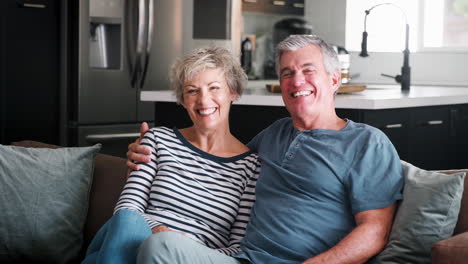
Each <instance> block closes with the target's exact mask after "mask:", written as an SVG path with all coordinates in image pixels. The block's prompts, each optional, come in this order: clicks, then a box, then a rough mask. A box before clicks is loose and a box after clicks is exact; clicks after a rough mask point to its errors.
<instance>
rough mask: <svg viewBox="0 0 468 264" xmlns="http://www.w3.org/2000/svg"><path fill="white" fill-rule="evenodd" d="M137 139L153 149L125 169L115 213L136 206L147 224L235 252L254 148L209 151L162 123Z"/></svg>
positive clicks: (256, 165) (253, 175)
mask: <svg viewBox="0 0 468 264" xmlns="http://www.w3.org/2000/svg"><path fill="white" fill-rule="evenodd" d="M141 144H142V145H146V146H149V147H150V148H151V149H152V153H151V162H150V163H140V164H139V166H140V170H138V171H133V172H132V173H131V174H130V176H129V178H128V180H127V183H126V185H125V187H124V189H123V191H122V194H121V195H120V198H119V201H118V202H117V205H116V207H115V210H114V213H116V212H117V211H119V210H121V209H130V210H135V211H138V212H140V213H141V214H142V215H143V216H144V217H145V219H146V220H147V222H148V224H149V226H150V227H151V228H153V227H155V226H157V225H160V224H163V225H166V226H167V227H169V228H171V229H173V230H175V231H178V232H183V233H186V234H187V235H188V236H190V237H191V238H193V239H195V240H197V241H199V242H200V243H202V244H204V245H206V246H208V247H210V248H214V249H218V250H219V251H220V252H222V253H224V254H227V255H232V254H234V253H237V252H239V250H240V248H239V246H240V241H241V239H242V238H243V237H244V234H245V230H246V226H247V224H248V222H249V220H250V210H251V208H252V206H253V204H254V202H255V184H256V182H257V179H258V175H259V171H260V162H259V161H258V156H257V154H255V153H253V152H251V151H248V152H246V153H243V154H240V155H237V156H234V157H230V158H223V157H218V156H214V155H211V154H209V153H206V152H204V151H202V150H200V149H198V148H196V147H195V146H193V145H192V144H191V143H189V142H188V141H187V140H186V139H185V138H184V137H183V136H182V134H181V133H180V132H179V131H178V130H177V129H169V128H166V127H157V128H153V129H151V130H149V131H148V132H147V133H146V134H145V137H144V138H143V140H142V142H141Z"/></svg>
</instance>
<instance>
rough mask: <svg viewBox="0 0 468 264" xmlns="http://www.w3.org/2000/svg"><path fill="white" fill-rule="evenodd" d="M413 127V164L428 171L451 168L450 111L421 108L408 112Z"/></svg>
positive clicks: (410, 137) (411, 139) (411, 135)
mask: <svg viewBox="0 0 468 264" xmlns="http://www.w3.org/2000/svg"><path fill="white" fill-rule="evenodd" d="M408 111H409V112H410V118H411V126H410V133H409V156H410V158H411V162H412V163H413V164H414V165H415V166H418V167H421V168H423V169H428V170H435V169H447V168H450V163H449V161H450V156H449V151H448V150H449V148H448V146H449V111H448V108H447V107H443V106H438V107H421V108H414V109H410V110H408Z"/></svg>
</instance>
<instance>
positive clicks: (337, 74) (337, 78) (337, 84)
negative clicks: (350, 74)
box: [331, 71, 341, 92]
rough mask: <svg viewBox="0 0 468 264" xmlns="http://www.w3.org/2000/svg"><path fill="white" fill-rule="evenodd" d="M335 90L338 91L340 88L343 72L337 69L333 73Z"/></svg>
mask: <svg viewBox="0 0 468 264" xmlns="http://www.w3.org/2000/svg"><path fill="white" fill-rule="evenodd" d="M331 79H332V85H333V90H334V91H335V92H336V91H338V89H339V88H340V85H341V72H340V71H336V72H334V73H332V74H331Z"/></svg>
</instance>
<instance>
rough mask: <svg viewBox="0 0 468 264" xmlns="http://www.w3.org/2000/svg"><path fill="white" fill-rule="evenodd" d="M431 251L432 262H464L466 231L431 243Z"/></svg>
mask: <svg viewBox="0 0 468 264" xmlns="http://www.w3.org/2000/svg"><path fill="white" fill-rule="evenodd" d="M431 253H432V263H433V264H442V263H444V264H450V263H452V264H456V263H466V260H467V259H468V232H465V233H461V234H459V235H456V236H453V237H450V238H448V239H445V240H442V241H439V242H437V243H435V244H433V245H432V250H431Z"/></svg>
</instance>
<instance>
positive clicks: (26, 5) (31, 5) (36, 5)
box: [20, 3, 47, 8]
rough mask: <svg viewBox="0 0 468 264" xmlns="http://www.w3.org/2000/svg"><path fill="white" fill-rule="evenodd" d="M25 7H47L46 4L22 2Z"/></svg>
mask: <svg viewBox="0 0 468 264" xmlns="http://www.w3.org/2000/svg"><path fill="white" fill-rule="evenodd" d="M20 5H21V6H22V7H24V8H46V7H47V6H46V5H42V4H30V3H22V4H20Z"/></svg>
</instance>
